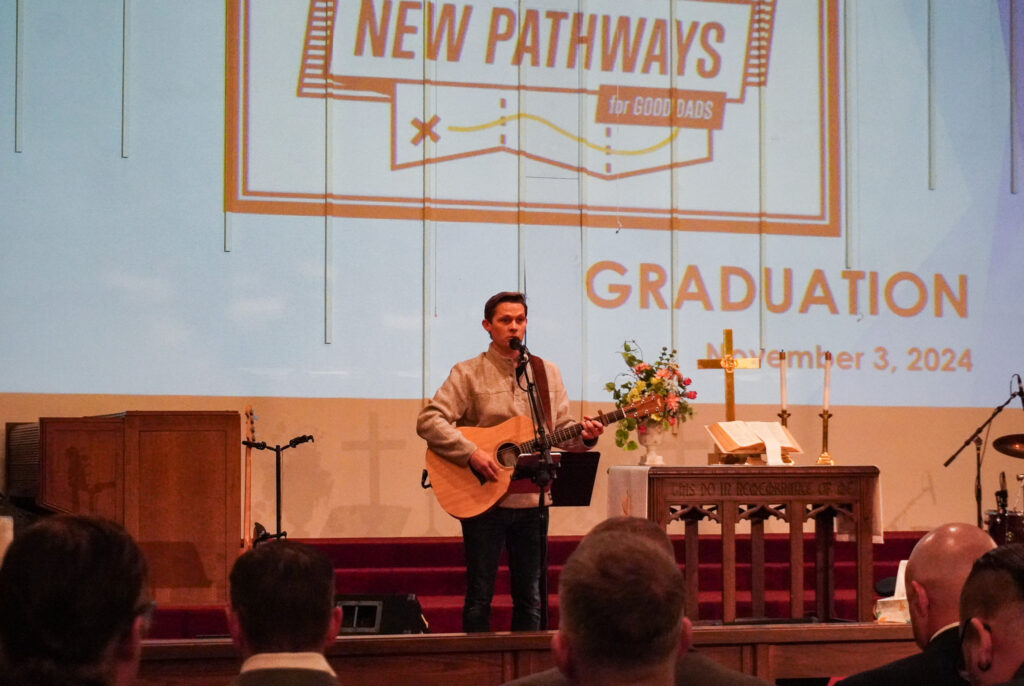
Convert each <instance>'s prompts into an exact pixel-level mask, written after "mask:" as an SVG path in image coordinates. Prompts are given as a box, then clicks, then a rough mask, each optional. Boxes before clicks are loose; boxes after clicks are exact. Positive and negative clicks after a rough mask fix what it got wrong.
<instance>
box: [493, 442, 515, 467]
mask: <svg viewBox="0 0 1024 686" xmlns="http://www.w3.org/2000/svg"><path fill="white" fill-rule="evenodd" d="M497 459H498V464H500V465H501V466H503V467H515V466H516V461H517V460H518V459H519V446H517V445H515V444H514V443H505V444H504V445H501V446H499V447H498V455H497Z"/></svg>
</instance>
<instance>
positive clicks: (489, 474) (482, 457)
mask: <svg viewBox="0 0 1024 686" xmlns="http://www.w3.org/2000/svg"><path fill="white" fill-rule="evenodd" d="M469 466H470V467H472V468H473V469H474V470H476V473H477V474H479V475H480V476H482V477H484V478H485V479H487V480H488V481H497V480H498V473H499V472H500V471H501V465H499V464H498V461H497V460H496V459H494V455H491V454H490V453H488V452H485V451H483V450H481V449H480V448H477V449H476V450H474V451H473V454H472V455H470V456H469Z"/></svg>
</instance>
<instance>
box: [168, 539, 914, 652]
mask: <svg viewBox="0 0 1024 686" xmlns="http://www.w3.org/2000/svg"><path fill="white" fill-rule="evenodd" d="M923 533H924V532H887V533H886V534H885V543H884V544H882V545H876V546H874V570H873V571H874V579H875V581H878V580H879V579H882V578H885V577H889V576H895V575H896V570H897V566H898V564H899V561H900V560H902V559H906V558H907V557H909V555H910V551H911V550H912V549H913V547H914V544H915V543H917V541H918V540H919V539H920V538H921V536H922V535H923ZM579 539H580V537H578V536H552V537H550V538H549V540H548V558H549V564H550V567H549V570H550V575H549V579H550V581H549V588H550V589H551V591H552V596H551V600H550V603H551V607H552V610H551V616H552V622H557V602H558V600H557V596H556V595H554V593H555V591H556V589H557V588H558V574H559V572H560V571H561V566H562V564H563V563H564V562H565V559H566V558H567V557H568V556H569V554H570V553H571V552H572V551H573V550H574V549H575V548H576V545H578V543H579ZM304 542H306V543H310V544H312V545H316V546H317V547H319V548H321V549H323V550H324V551H325V552H326V553H327V555H328V556H329V557H330V558H331V560H332V561H333V562H334V565H335V567H336V569H337V588H338V592H339V593H348V594H352V593H355V594H379V593H402V594H404V593H414V594H416V596H417V597H418V598H419V601H420V604H421V605H422V607H423V612H424V615H425V616H426V617H427V620H428V621H429V622H430V624H431V630H432V631H434V632H436V633H440V632H445V633H447V632H453V631H459V629H460V628H461V624H462V619H461V617H462V593H463V590H464V588H465V562H464V558H463V552H462V539H461V538H458V537H445V538H364V539H312V540H305V541H304ZM684 544H685V543H684V539H683V537H682V536H673V545H674V546H675V549H676V558H677V559H678V560H680V561H682V560H683V559H684V558H685V554H684ZM803 545H804V591H805V596H804V598H805V600H804V603H805V607H806V608H807V610H808V612H813V610H814V602H813V597H814V592H813V591H814V584H815V577H814V559H815V555H814V553H815V544H814V536H813V534H810V533H809V532H808V533H806V534H805V535H804V541H803ZM698 547H699V559H700V570H699V577H698V578H699V586H700V588H701V595H700V600H699V604H700V614H701V618H702V619H712V620H713V619H716V618H720V617H721V586H722V583H721V538H720V537H718V536H715V535H702V536H701V538H700V541H699V546H698ZM736 559H737V568H736V576H737V603H738V608H737V612H738V614H739V615H740V616H744V615H749V614H750V609H749V608H750V604H749V587H750V565H749V561H750V537H749V536H745V535H744V536H738V537H737V542H736ZM855 559H856V548H855V546H854V545H852V544H851V543H848V542H838V543H837V544H836V547H835V564H834V568H833V571H834V575H835V576H834V578H835V585H836V594H835V606H836V611H837V615H838V616H840V617H849V618H852V617H853V616H855V602H854V601H855V593H854V590H853V586H854V571H855V563H854V560H855ZM765 560H766V565H765V586H766V589H767V592H766V596H767V597H766V613H767V614H768V616H772V617H780V618H781V617H788V616H789V595H788V591H789V573H790V570H789V537H788V536H786V535H782V534H769V535H767V536H765ZM508 585H509V583H508V570H507V568H505V567H504V563H503V566H502V568H501V569H500V570H499V574H498V579H497V584H496V589H495V601H494V605H493V609H492V624H493V626H494V628H495V629H496V630H504V629H507V628H508V626H509V622H510V620H511V614H512V607H511V600H510V599H509V597H508V592H509V589H508ZM552 626H554V624H552ZM226 633H227V623H226V620H225V618H224V612H223V609H222V608H220V607H179V608H159V609H158V610H157V614H156V617H155V620H154V625H153V631H152V632H151V634H150V635H151V636H152V637H154V638H189V637H198V636H223V635H226Z"/></svg>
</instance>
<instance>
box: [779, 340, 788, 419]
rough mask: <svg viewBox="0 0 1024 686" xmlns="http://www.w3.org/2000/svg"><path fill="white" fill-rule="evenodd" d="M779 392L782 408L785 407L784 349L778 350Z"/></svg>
mask: <svg viewBox="0 0 1024 686" xmlns="http://www.w3.org/2000/svg"><path fill="white" fill-rule="evenodd" d="M779 392H780V393H781V394H782V409H786V351H785V350H781V351H779Z"/></svg>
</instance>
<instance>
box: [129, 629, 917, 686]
mask: <svg viewBox="0 0 1024 686" xmlns="http://www.w3.org/2000/svg"><path fill="white" fill-rule="evenodd" d="M550 644H551V633H550V632H538V633H523V634H508V633H503V634H480V635H465V634H433V635H430V634H428V635H418V636H400V635H396V636H358V637H345V638H342V639H340V640H339V641H338V642H336V643H335V644H334V645H333V646H331V648H330V649H329V650H328V659H329V660H330V662H331V665H332V666H333V667H334V669H335V671H337V673H338V675H339V677H340V678H341V681H342V683H352V684H356V683H408V684H418V685H420V686H434V685H437V686H487V685H489V684H501V683H503V682H505V681H508V680H510V679H514V678H517V677H520V676H524V675H526V674H531V673H533V672H537V671H540V670H543V669H547V668H548V667H550V666H551V665H552V661H551V656H550V652H549V648H550ZM694 645H695V646H696V647H697V649H698V650H700V651H701V652H703V653H705V654H706V655H708V656H709V657H711V658H713V659H715V660H717V661H718V662H720V663H722V664H723V665H726V666H728V667H731V668H733V669H736V670H739V671H742V672H746V673H748V674H754V675H757V676H759V677H760V678H762V679H764V680H765V681H768V682H769V683H774V681H775V680H776V679H780V678H810V677H832V676H846V675H848V674H853V673H855V672H859V671H862V670H864V669H869V668H871V667H875V666H878V665H881V664H885V663H886V662H890V661H892V660H896V659H898V658H901V657H905V656H907V655H912V654H913V653H915V652H917V646H916V645H915V644H914V641H913V637H912V635H911V630H910V626H909V625H878V624H772V625H755V626H742V625H734V626H698V627H695V628H694ZM239 664H240V660H239V658H238V654H237V652H236V651H235V649H234V647H233V646H232V645H231V643H230V641H229V640H227V639H204V640H196V641H149V642H146V644H145V645H144V647H143V655H142V668H141V670H140V679H139V683H140V684H143V685H146V686H157V685H159V686H179V685H180V686H186V685H188V686H227V684H228V683H229V682H230V681H231V678H232V677H234V676H235V675H236V674H237V673H238V667H239Z"/></svg>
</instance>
